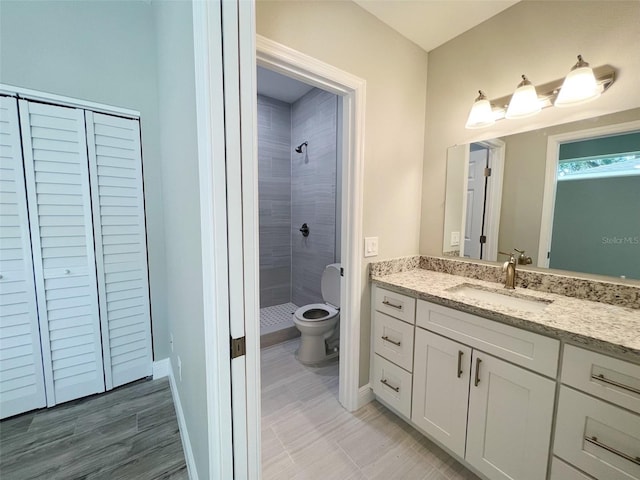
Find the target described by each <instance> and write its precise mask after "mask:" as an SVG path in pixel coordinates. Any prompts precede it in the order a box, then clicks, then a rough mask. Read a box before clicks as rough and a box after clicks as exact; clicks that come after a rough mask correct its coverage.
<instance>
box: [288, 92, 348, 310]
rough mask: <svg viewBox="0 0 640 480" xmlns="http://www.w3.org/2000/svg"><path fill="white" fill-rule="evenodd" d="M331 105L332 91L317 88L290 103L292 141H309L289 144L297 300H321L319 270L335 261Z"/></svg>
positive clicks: (334, 128) (334, 112)
mask: <svg viewBox="0 0 640 480" xmlns="http://www.w3.org/2000/svg"><path fill="white" fill-rule="evenodd" d="M337 107H338V98H337V96H336V95H333V94H331V93H328V92H324V91H322V90H319V89H317V88H314V89H313V90H311V91H310V92H309V93H307V94H306V95H305V96H303V97H302V98H300V99H299V100H297V101H296V102H295V103H294V104H293V105H292V106H291V143H292V146H294V147H295V146H297V145H299V144H301V143H302V142H305V141H306V142H309V144H308V146H307V148H306V149H305V150H304V151H303V153H296V152H295V151H294V150H293V149H291V152H292V153H291V238H292V253H291V255H292V261H291V265H292V269H291V284H292V292H291V300H292V302H293V303H295V304H296V305H298V306H302V305H306V304H309V303H318V302H320V303H321V302H322V301H323V300H322V294H321V292H320V279H321V277H322V272H323V270H324V267H325V266H326V265H328V264H330V263H334V262H335V261H336V258H335V255H336V157H337V143H336V132H337V124H336V121H337V118H336V117H337ZM303 223H306V224H307V225H308V226H309V229H310V234H309V236H308V237H303V236H302V234H301V233H300V231H299V229H300V226H301V225H302V224H303ZM337 241H339V239H338V240H337Z"/></svg>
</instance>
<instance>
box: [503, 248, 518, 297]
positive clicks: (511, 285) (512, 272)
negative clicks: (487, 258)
mask: <svg viewBox="0 0 640 480" xmlns="http://www.w3.org/2000/svg"><path fill="white" fill-rule="evenodd" d="M499 253H500V254H501V255H508V256H509V261H507V262H504V265H503V266H502V270H503V271H505V272H507V275H506V277H505V280H504V288H508V289H510V290H513V289H515V288H516V257H515V255H514V254H513V253H504V252H499Z"/></svg>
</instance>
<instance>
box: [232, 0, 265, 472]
mask: <svg viewBox="0 0 640 480" xmlns="http://www.w3.org/2000/svg"><path fill="white" fill-rule="evenodd" d="M255 33H256V27H255V3H254V2H244V1H240V2H238V34H239V35H238V38H239V45H238V46H239V59H240V118H241V131H240V138H241V142H242V202H243V205H244V206H245V208H243V212H242V214H243V233H244V235H243V237H244V238H243V242H244V262H243V268H244V312H245V314H244V318H245V319H246V320H245V325H244V328H245V342H246V343H245V346H246V354H245V357H244V360H245V382H246V383H245V394H246V399H245V406H246V448H247V470H246V472H247V478H250V479H259V478H260V477H261V472H262V456H261V426H262V415H261V410H260V408H261V405H260V399H261V378H260V254H259V233H258V232H259V210H258V151H257V150H258V101H257V100H258V92H257V79H256V44H255V37H256V35H255ZM235 434H236V432H235V428H234V435H235ZM235 473H236V476H237V473H238V472H235Z"/></svg>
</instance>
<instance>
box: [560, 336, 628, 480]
mask: <svg viewBox="0 0 640 480" xmlns="http://www.w3.org/2000/svg"><path fill="white" fill-rule="evenodd" d="M561 380H562V384H563V385H562V386H561V388H560V398H559V402H558V413H557V420H556V431H555V442H554V454H555V455H556V456H558V457H560V458H561V459H563V460H565V461H566V462H568V463H570V464H571V465H573V466H575V467H577V468H578V469H580V470H582V471H584V472H586V473H587V474H589V475H592V476H593V477H594V478H597V479H606V480H631V479H633V480H639V479H640V365H635V364H631V363H629V362H625V361H622V360H618V359H614V358H611V357H608V356H606V355H602V354H599V353H595V352H590V351H588V350H585V349H582V348H578V347H574V346H567V347H566V348H565V354H564V359H563V367H562V378H561Z"/></svg>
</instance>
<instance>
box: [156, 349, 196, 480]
mask: <svg viewBox="0 0 640 480" xmlns="http://www.w3.org/2000/svg"><path fill="white" fill-rule="evenodd" d="M156 363H159V364H160V363H162V365H159V366H158V368H160V369H161V370H162V373H164V375H163V377H164V376H166V377H169V386H170V387H171V396H172V397H173V406H174V408H175V410H176V417H177V419H178V430H180V439H181V440H182V449H183V450H184V459H185V461H186V463H187V472H188V473H189V478H190V479H191V480H198V470H197V469H196V461H195V458H194V456H193V449H192V448H191V439H190V438H189V431H188V430H187V423H186V422H185V419H184V412H183V411H182V402H181V401H180V394H179V393H178V386H177V385H176V379H175V377H174V376H173V367H172V366H171V360H170V359H169V358H164V359H162V360H160V361H159V362H154V363H153V366H154V371H155V366H156ZM158 378H162V377H158ZM154 379H155V374H154Z"/></svg>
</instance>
